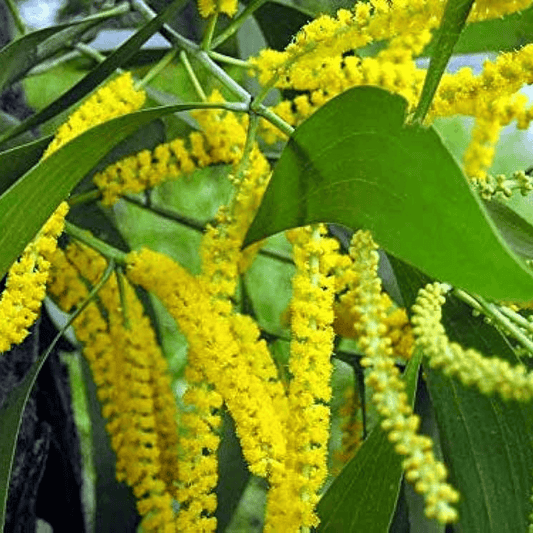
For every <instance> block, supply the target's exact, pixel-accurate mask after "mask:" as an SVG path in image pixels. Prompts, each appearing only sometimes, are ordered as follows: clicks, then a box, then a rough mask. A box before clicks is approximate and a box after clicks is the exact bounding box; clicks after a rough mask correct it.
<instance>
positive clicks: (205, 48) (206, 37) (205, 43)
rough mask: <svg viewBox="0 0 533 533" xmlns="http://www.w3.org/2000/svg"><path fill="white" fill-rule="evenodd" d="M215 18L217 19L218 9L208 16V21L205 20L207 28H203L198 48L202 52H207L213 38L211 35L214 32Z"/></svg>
mask: <svg viewBox="0 0 533 533" xmlns="http://www.w3.org/2000/svg"><path fill="white" fill-rule="evenodd" d="M217 20H218V11H216V12H215V13H214V14H213V15H211V16H210V17H209V21H208V22H207V28H206V29H205V33H204V37H203V39H202V44H201V45H200V48H201V49H202V50H203V51H204V52H208V51H209V50H210V48H211V41H212V40H213V35H214V33H215V28H216V25H217Z"/></svg>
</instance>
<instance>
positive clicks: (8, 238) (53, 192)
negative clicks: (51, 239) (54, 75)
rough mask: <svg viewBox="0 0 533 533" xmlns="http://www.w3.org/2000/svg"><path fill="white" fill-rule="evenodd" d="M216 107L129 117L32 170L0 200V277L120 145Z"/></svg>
mask: <svg viewBox="0 0 533 533" xmlns="http://www.w3.org/2000/svg"><path fill="white" fill-rule="evenodd" d="M199 107H216V104H202V103H199V104H180V105H175V106H164V107H158V108H154V109H148V110H145V111H139V112H137V113H131V114H129V115H125V116H122V117H118V118H115V119H113V120H110V121H109V122H106V123H104V124H100V125H99V126H96V127H94V128H91V129H90V130H88V131H86V132H84V133H83V134H82V135H80V136H79V137H76V138H75V139H73V140H72V141H71V142H69V143H68V144H66V145H65V146H64V147H63V148H61V149H60V150H58V151H57V152H55V153H53V154H52V155H51V156H50V157H48V158H46V159H45V160H44V161H41V162H39V163H38V164H37V165H35V166H34V167H32V168H31V169H30V170H29V171H28V172H26V174H24V176H22V178H20V179H19V180H18V181H17V182H16V183H15V184H14V185H12V186H11V187H10V188H9V189H8V190H7V191H6V192H5V193H4V194H3V195H2V196H0V228H2V231H1V232H0V276H3V275H4V273H5V272H6V270H7V269H8V267H9V266H10V265H11V264H12V263H13V262H14V261H15V259H16V258H17V257H18V255H19V254H20V253H21V252H22V250H23V249H24V247H25V246H26V244H27V243H28V242H29V241H30V240H31V239H32V238H33V237H34V235H35V234H36V233H37V231H38V230H39V229H40V228H41V227H42V225H43V224H44V222H45V221H46V220H47V219H48V217H49V216H50V215H51V214H52V212H53V211H54V209H55V208H56V207H57V206H58V205H59V203H60V202H61V201H62V200H64V199H65V198H66V197H67V196H68V194H69V193H70V191H71V190H72V189H73V187H74V186H75V185H76V184H77V183H78V182H79V181H80V180H81V179H82V178H83V177H84V176H85V175H86V174H87V173H88V172H89V171H90V170H91V169H92V168H93V167H94V166H95V165H96V164H97V163H98V162H99V161H100V160H101V159H102V158H103V157H104V156H105V155H106V154H107V153H108V152H109V151H110V150H111V149H112V148H113V147H114V146H116V145H117V144H118V143H119V142H121V141H122V140H124V139H125V138H126V137H128V136H129V135H131V134H132V133H133V132H134V131H135V130H137V129H138V128H140V127H142V126H144V125H146V124H148V123H150V122H152V121H154V120H156V119H158V118H160V117H163V116H165V115H168V114H169V113H177V112H179V111H187V110H189V109H196V108H199Z"/></svg>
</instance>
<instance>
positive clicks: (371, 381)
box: [350, 231, 459, 523]
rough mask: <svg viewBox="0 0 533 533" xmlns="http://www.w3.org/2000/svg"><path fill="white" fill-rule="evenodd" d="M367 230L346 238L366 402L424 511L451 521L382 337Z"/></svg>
mask: <svg viewBox="0 0 533 533" xmlns="http://www.w3.org/2000/svg"><path fill="white" fill-rule="evenodd" d="M376 248H377V246H376V244H375V243H374V241H373V240H372V237H371V235H370V233H369V232H368V231H358V232H357V233H356V234H355V235H354V237H353V239H352V247H351V249H350V255H351V256H352V258H353V260H354V268H355V269H356V270H357V272H358V274H359V276H358V277H359V281H358V283H357V285H356V286H354V287H352V290H353V291H354V293H355V295H356V299H355V302H356V303H355V307H356V310H357V312H358V313H359V314H360V321H359V323H358V324H356V326H355V329H356V331H357V333H358V334H359V345H360V347H361V349H362V350H363V352H364V354H365V357H364V358H363V359H362V361H361V364H362V365H363V366H365V367H367V368H368V369H369V373H368V375H367V378H366V383H367V385H369V386H370V387H372V389H373V391H374V392H373V395H372V402H373V403H374V404H375V406H376V409H377V411H378V413H379V414H380V415H381V416H382V417H383V421H382V422H381V427H382V428H383V429H384V430H385V431H386V432H387V433H388V438H389V440H390V441H391V442H393V443H394V449H395V450H396V452H397V453H399V454H401V455H405V456H406V457H407V458H406V459H405V460H404V461H403V468H404V470H405V478H406V479H407V481H409V482H411V483H413V484H414V487H415V490H416V491H417V492H418V493H420V494H422V496H423V497H424V500H425V503H426V508H425V513H426V516H428V517H429V518H435V519H437V520H438V521H439V522H442V523H444V522H453V521H455V520H457V511H456V510H455V509H454V507H453V506H452V504H454V503H455V502H457V500H458V498H459V495H458V493H457V492H456V491H455V490H454V489H453V488H452V487H451V486H450V485H449V484H448V483H446V482H445V479H446V476H447V472H446V467H445V466H444V465H443V464H442V463H440V462H439V461H437V460H436V459H435V455H434V453H433V450H432V447H433V442H432V440H431V439H430V438H429V437H426V436H424V435H419V434H417V430H418V427H419V424H420V419H419V417H418V416H416V415H414V414H413V411H412V409H411V407H410V405H409V403H408V401H407V394H406V393H405V383H404V381H403V380H402V379H401V377H400V375H399V370H398V369H397V367H396V366H395V364H394V356H393V353H392V350H391V347H390V339H388V338H387V337H385V336H384V332H385V329H386V328H385V326H384V325H383V319H384V317H385V309H384V308H383V306H382V299H381V280H380V279H379V277H378V275H377V267H378V259H379V256H378V253H377V252H376Z"/></svg>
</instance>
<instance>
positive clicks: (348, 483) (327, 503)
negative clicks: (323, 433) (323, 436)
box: [317, 355, 421, 533]
mask: <svg viewBox="0 0 533 533" xmlns="http://www.w3.org/2000/svg"><path fill="white" fill-rule="evenodd" d="M420 360H421V357H420V356H418V355H417V356H414V357H413V358H412V359H411V361H410V362H409V364H408V365H407V369H406V371H405V374H404V379H405V381H406V385H407V387H406V391H407V394H408V395H409V402H410V404H411V407H412V406H413V403H414V397H415V392H416V384H417V379H418V369H419V367H420ZM402 460H403V459H402V457H401V456H399V455H398V454H397V453H396V452H395V451H394V446H393V444H392V443H390V442H389V441H388V439H387V434H386V433H385V432H384V431H383V430H382V429H381V428H380V427H379V425H378V426H377V427H376V428H374V430H373V431H372V432H371V433H370V435H369V436H368V438H367V439H366V440H365V441H364V442H363V444H362V446H361V448H359V450H358V451H357V453H356V455H355V457H354V458H353V459H352V460H351V461H350V462H349V463H348V464H347V465H346V466H345V467H344V468H343V470H342V472H341V473H340V474H339V476H338V477H337V478H336V479H335V481H333V483H332V485H331V486H330V488H329V489H328V490H327V492H326V493H325V494H324V496H322V498H321V499H320V502H319V504H318V508H317V511H318V516H319V517H320V526H319V528H318V531H319V533H337V532H339V531H342V532H346V533H358V532H361V531H364V532H365V533H383V532H385V531H388V528H389V525H390V522H391V520H392V517H393V514H394V509H395V507H396V500H397V498H398V492H399V490H400V482H401V479H402V475H403V471H402Z"/></svg>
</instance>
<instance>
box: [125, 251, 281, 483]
mask: <svg viewBox="0 0 533 533" xmlns="http://www.w3.org/2000/svg"><path fill="white" fill-rule="evenodd" d="M127 261H128V277H129V278H130V280H131V281H132V282H133V283H136V284H138V285H141V286H142V287H144V288H145V289H147V290H149V291H151V292H153V293H154V294H155V295H156V296H157V297H158V298H159V299H160V300H161V301H162V302H163V304H164V305H165V307H166V308H167V310H168V311H169V312H170V313H171V314H172V316H173V317H174V319H175V320H176V322H177V324H178V325H179V327H180V329H181V331H182V332H183V333H184V334H185V336H186V337H187V340H188V343H189V356H190V361H191V363H192V364H193V366H194V367H195V368H199V369H200V368H201V369H202V372H203V373H204V374H205V376H206V378H207V380H208V382H209V383H210V384H212V385H213V386H214V387H215V390H217V392H218V393H219V394H220V395H221V396H222V398H223V399H224V401H225V403H226V405H227V406H228V409H229V411H230V413H231V415H232V416H233V419H234V421H235V425H236V430H237V435H238V437H239V439H240V441H241V445H242V449H243V454H244V457H245V459H246V460H247V461H248V463H249V467H250V471H251V472H253V473H254V474H256V475H259V476H263V477H266V476H267V475H269V474H270V472H271V471H272V470H273V469H275V468H276V465H277V464H280V463H281V462H283V460H284V456H285V451H286V443H285V437H284V432H283V427H282V422H281V420H280V417H279V416H278V413H276V411H275V408H274V402H273V399H272V397H271V396H270V393H269V391H268V389H267V387H266V385H265V383H264V380H263V379H261V377H259V376H257V375H255V374H253V373H252V372H251V371H250V362H249V361H248V360H247V359H246V358H245V357H243V355H242V350H241V346H240V340H239V339H238V338H236V336H235V335H234V334H233V332H232V326H231V321H230V319H229V318H228V305H229V306H230V307H229V309H231V304H230V303H229V302H226V303H227V304H228V305H225V304H224V302H220V303H222V304H224V305H222V306H221V305H219V303H218V302H213V301H212V298H211V294H210V293H209V292H207V291H206V289H205V287H204V285H203V284H202V283H200V282H199V281H198V280H197V279H196V278H195V277H194V276H192V275H191V274H190V273H188V272H187V271H186V270H185V269H184V268H182V267H181V266H180V265H179V264H177V263H175V262H174V261H172V260H171V259H170V258H169V257H166V256H165V255H163V254H159V253H156V252H153V251H151V250H148V249H143V250H141V251H140V252H134V253H131V254H129V255H128V259H127ZM198 317H202V320H201V321H198Z"/></svg>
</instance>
